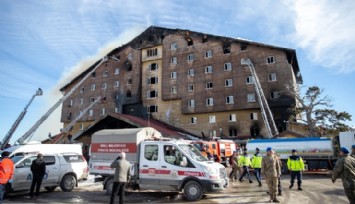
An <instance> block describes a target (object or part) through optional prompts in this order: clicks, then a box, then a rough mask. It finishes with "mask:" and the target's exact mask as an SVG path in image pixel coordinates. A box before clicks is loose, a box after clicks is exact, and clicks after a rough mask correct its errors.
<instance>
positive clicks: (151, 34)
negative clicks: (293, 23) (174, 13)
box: [60, 26, 303, 91]
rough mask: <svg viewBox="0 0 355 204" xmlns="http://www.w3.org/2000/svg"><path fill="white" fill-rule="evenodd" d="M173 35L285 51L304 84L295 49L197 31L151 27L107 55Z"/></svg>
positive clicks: (297, 75)
mask: <svg viewBox="0 0 355 204" xmlns="http://www.w3.org/2000/svg"><path fill="white" fill-rule="evenodd" d="M171 34H181V35H185V36H186V37H189V36H200V37H201V38H214V39H219V40H221V41H222V42H227V43H241V44H245V45H248V44H251V45H255V46H260V47H267V48H271V49H277V50H283V51H284V52H285V53H286V57H287V60H288V61H289V63H290V64H292V67H293V70H294V73H295V74H296V79H297V82H298V83H301V84H302V83H303V79H302V75H301V74H300V69H299V66H298V61H297V57H296V50H294V49H290V48H283V47H278V46H273V45H267V44H263V43H258V42H254V41H250V40H246V39H241V38H231V37H225V36H218V35H212V34H207V33H201V32H195V31H190V30H185V29H178V28H176V29H171V28H164V27H158V26H150V27H148V28H147V29H146V30H145V31H143V32H142V33H141V34H140V35H138V36H137V37H135V38H134V39H133V40H131V41H130V42H128V43H126V44H124V45H122V46H121V47H117V48H115V49H113V50H112V51H111V52H109V53H108V54H107V56H112V55H113V54H115V53H117V52H120V51H121V50H123V49H124V48H126V47H129V46H130V47H132V48H135V49H142V48H145V46H143V45H142V40H143V39H147V40H152V41H153V40H154V39H155V38H157V37H159V38H160V39H161V40H162V39H164V37H165V36H168V35H171ZM160 44H161V43H160ZM100 60H101V59H100ZM100 60H98V61H96V62H95V63H94V64H93V65H91V66H90V67H89V68H87V69H86V70H85V71H83V72H82V73H81V74H79V75H78V76H76V77H75V78H74V79H73V80H71V81H70V82H69V83H68V84H66V85H65V86H63V87H62V88H61V89H60V91H64V90H65V89H66V88H67V87H68V86H69V85H70V84H72V83H74V82H75V81H76V80H78V79H79V78H82V77H83V76H85V75H86V74H87V73H88V72H90V71H91V70H92V69H93V68H94V67H95V66H96V65H97V64H98V63H99V62H100Z"/></svg>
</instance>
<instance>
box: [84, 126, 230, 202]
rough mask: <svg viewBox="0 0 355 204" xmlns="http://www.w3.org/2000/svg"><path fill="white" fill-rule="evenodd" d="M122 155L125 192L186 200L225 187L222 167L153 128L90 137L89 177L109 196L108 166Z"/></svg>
mask: <svg viewBox="0 0 355 204" xmlns="http://www.w3.org/2000/svg"><path fill="white" fill-rule="evenodd" d="M120 152H125V153H126V159H127V160H128V161H129V162H130V163H131V168H130V175H131V176H130V179H129V182H127V186H126V191H131V192H134V191H136V190H139V191H149V192H154V191H155V192H163V191H169V192H182V193H183V196H184V198H185V199H186V200H189V201H196V200H200V199H201V198H202V196H203V194H205V193H210V192H217V191H222V190H224V189H226V188H227V186H228V182H229V181H228V177H227V173H226V168H225V167H224V166H223V165H221V164H219V163H215V162H213V161H208V160H207V159H206V158H205V157H204V156H203V155H202V154H201V152H200V151H199V150H198V149H197V148H196V147H195V146H193V145H191V144H190V141H186V140H182V139H171V138H163V137H161V134H160V132H158V131H157V130H155V129H154V128H150V127H146V128H132V129H111V130H101V131H98V132H96V133H94V134H93V135H92V137H91V147H90V156H91V159H90V162H89V169H90V174H93V175H95V182H102V184H103V189H104V190H106V193H107V194H110V193H111V191H112V186H113V175H114V169H111V168H110V164H111V163H112V162H113V161H114V160H115V159H116V158H117V156H118V153H120Z"/></svg>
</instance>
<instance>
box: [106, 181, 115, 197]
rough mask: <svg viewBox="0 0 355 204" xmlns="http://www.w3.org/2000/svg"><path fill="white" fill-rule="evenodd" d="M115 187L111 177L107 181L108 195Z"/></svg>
mask: <svg viewBox="0 0 355 204" xmlns="http://www.w3.org/2000/svg"><path fill="white" fill-rule="evenodd" d="M112 188H113V179H110V180H108V181H107V182H106V195H111V193H112Z"/></svg>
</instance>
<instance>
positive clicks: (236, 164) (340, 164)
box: [229, 145, 355, 204]
mask: <svg viewBox="0 0 355 204" xmlns="http://www.w3.org/2000/svg"><path fill="white" fill-rule="evenodd" d="M291 153H292V155H291V156H289V158H288V160H287V168H288V170H289V171H290V177H291V180H290V186H289V189H292V188H293V187H294V184H295V180H296V179H297V190H299V191H302V190H303V189H302V171H304V169H305V165H304V161H303V159H302V157H301V156H299V155H298V154H297V150H295V149H294V150H292V152H291ZM231 165H232V172H231V173H230V175H229V177H230V179H231V181H235V180H237V173H239V175H240V177H239V181H240V182H243V181H244V180H243V178H244V176H247V178H248V179H249V183H253V181H252V179H251V177H250V173H249V168H250V167H251V168H253V169H254V174H255V178H256V180H257V181H258V183H259V186H260V187H261V186H262V183H261V177H263V178H264V179H265V181H266V184H267V186H268V190H269V191H268V192H267V193H268V194H269V196H270V202H276V203H279V202H280V201H279V200H278V199H277V196H282V188H281V180H280V179H281V173H282V172H281V167H282V162H281V160H280V157H278V156H277V155H276V154H275V151H274V149H273V148H272V147H268V148H266V155H265V156H263V155H262V154H261V153H260V149H259V148H256V151H255V154H254V155H253V156H252V158H250V157H249V155H248V153H247V152H246V151H245V152H244V154H243V155H239V152H238V151H234V153H233V155H232V157H231ZM339 177H341V179H342V182H343V187H344V190H345V194H346V196H347V197H348V199H349V201H350V204H355V145H352V152H351V153H350V151H349V150H348V149H347V148H346V147H342V148H340V153H339V159H338V160H337V162H336V164H335V167H334V169H333V172H332V182H333V183H334V182H335V181H336V180H337V178H339Z"/></svg>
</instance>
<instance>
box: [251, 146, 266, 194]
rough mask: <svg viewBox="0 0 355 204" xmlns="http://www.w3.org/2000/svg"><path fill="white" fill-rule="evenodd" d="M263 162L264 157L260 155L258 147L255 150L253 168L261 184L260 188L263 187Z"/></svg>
mask: <svg viewBox="0 0 355 204" xmlns="http://www.w3.org/2000/svg"><path fill="white" fill-rule="evenodd" d="M262 160H263V155H262V154H261V153H260V149H259V148H258V147H257V148H256V150H255V154H254V155H253V158H252V159H251V167H252V168H253V169H254V175H255V178H256V180H257V181H258V182H259V186H260V187H261V186H262V184H261V161H262Z"/></svg>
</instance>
